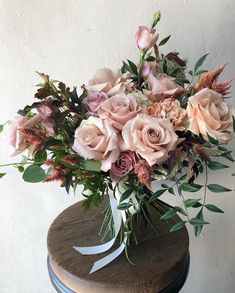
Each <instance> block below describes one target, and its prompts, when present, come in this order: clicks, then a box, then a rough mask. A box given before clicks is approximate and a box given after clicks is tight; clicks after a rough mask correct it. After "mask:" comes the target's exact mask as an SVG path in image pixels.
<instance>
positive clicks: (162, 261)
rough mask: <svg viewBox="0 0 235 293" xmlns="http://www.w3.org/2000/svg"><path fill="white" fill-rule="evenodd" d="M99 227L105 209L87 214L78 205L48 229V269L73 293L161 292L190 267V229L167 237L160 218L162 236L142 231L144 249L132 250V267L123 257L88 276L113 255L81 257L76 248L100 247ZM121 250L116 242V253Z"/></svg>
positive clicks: (141, 240)
mask: <svg viewBox="0 0 235 293" xmlns="http://www.w3.org/2000/svg"><path fill="white" fill-rule="evenodd" d="M101 222H102V209H101V208H96V207H91V208H90V209H88V210H84V209H83V207H82V204H81V202H79V203H77V204H74V205H72V206H71V207H69V208H67V209H66V210H65V211H63V212H62V213H61V214H60V215H59V216H58V217H57V218H56V219H55V220H54V222H53V223H52V225H51V227H50V229H49V232H48V254H49V261H50V265H51V267H52V269H53V271H54V273H55V274H56V276H57V277H58V278H59V279H60V280H61V282H62V283H63V284H65V285H66V286H67V287H68V288H70V289H71V290H72V291H71V292H78V293H107V292H109V293H127V292H128V293H157V292H161V291H162V292H163V291H164V289H165V288H167V287H169V285H170V284H172V283H173V282H174V281H175V280H176V279H177V278H178V277H179V276H180V275H181V274H182V272H184V271H185V269H186V266H188V246H189V238H188V233H187V230H186V228H183V229H181V230H179V231H176V232H173V233H169V225H168V224H166V223H165V222H163V221H159V220H158V219H157V218H156V219H154V222H155V223H157V225H156V226H157V227H158V229H159V230H160V236H159V235H156V233H155V232H154V231H153V229H152V228H151V227H147V228H146V229H142V230H141V231H140V232H139V233H138V235H137V236H138V239H139V240H140V242H141V244H139V245H133V246H131V247H130V248H129V250H128V252H129V257H130V259H131V261H132V262H133V263H134V265H132V264H130V263H129V262H128V261H127V259H126V257H125V253H124V252H123V253H122V254H121V255H120V256H119V257H118V258H116V259H115V260H114V261H113V262H112V263H110V264H109V265H107V266H106V267H104V268H102V269H101V270H99V271H97V272H95V273H93V274H89V271H90V269H91V267H92V265H93V264H94V262H95V261H97V260H99V259H101V258H102V257H104V256H105V255H107V254H109V253H110V251H108V252H106V253H103V254H98V255H81V254H80V253H79V252H77V251H76V250H75V249H74V248H73V246H92V245H98V244H101V241H100V237H99V236H98V231H99V228H100V225H101ZM139 230H140V229H139ZM117 246H118V243H117V244H116V246H115V245H114V248H113V249H112V250H114V249H115V248H117ZM167 292H169V291H167ZM174 292H175V291H174Z"/></svg>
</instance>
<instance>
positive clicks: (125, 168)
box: [110, 151, 137, 182]
mask: <svg viewBox="0 0 235 293" xmlns="http://www.w3.org/2000/svg"><path fill="white" fill-rule="evenodd" d="M136 161H137V157H136V154H135V153H134V152H132V151H125V152H122V153H121V154H120V156H119V158H118V160H117V161H116V162H115V163H113V164H112V167H111V170H110V175H111V179H112V180H113V181H115V182H117V181H120V179H122V178H123V177H125V176H126V175H128V174H129V173H130V172H131V171H132V169H133V167H134V165H135V164H136Z"/></svg>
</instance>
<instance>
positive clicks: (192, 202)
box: [184, 198, 201, 208]
mask: <svg viewBox="0 0 235 293" xmlns="http://www.w3.org/2000/svg"><path fill="white" fill-rule="evenodd" d="M200 200H201V199H200V198H195V199H194V198H192V199H191V198H189V199H186V200H185V201H184V204H185V206H186V207H187V208H190V207H193V206H194V205H195V204H197V203H198V202H199V201H200Z"/></svg>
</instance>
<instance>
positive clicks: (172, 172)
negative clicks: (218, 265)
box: [1, 13, 235, 239]
mask: <svg viewBox="0 0 235 293" xmlns="http://www.w3.org/2000/svg"><path fill="white" fill-rule="evenodd" d="M159 20H160V13H158V14H155V18H154V21H153V22H152V27H146V26H140V27H139V28H138V30H137V33H136V36H135V41H136V45H137V50H139V56H140V57H139V60H137V62H135V61H130V60H127V61H124V62H123V63H122V66H120V68H119V69H117V70H113V69H109V68H107V67H104V68H101V69H99V70H98V71H97V72H96V73H95V74H94V75H93V76H92V75H91V78H90V80H89V81H84V85H83V86H82V87H81V89H82V93H81V95H80V96H79V95H78V91H77V90H76V88H74V89H72V90H71V89H70V88H68V87H66V85H65V84H64V83H62V82H56V81H54V80H50V79H49V76H47V75H45V74H40V76H41V77H42V78H43V82H44V83H43V84H41V85H40V86H39V89H38V91H37V93H36V94H35V100H34V103H33V104H32V105H31V106H26V107H25V108H24V109H23V110H20V111H19V112H18V113H19V115H18V116H17V118H16V119H15V120H14V121H13V122H12V126H11V131H10V136H11V138H10V144H11V146H12V147H13V148H14V151H13V155H14V156H16V155H19V154H23V155H24V160H23V161H22V163H19V162H20V161H19V160H17V162H18V163H17V164H15V165H14V166H15V167H18V169H19V170H20V171H21V172H23V173H24V174H23V178H24V179H25V180H26V181H30V182H39V181H44V182H50V181H60V182H61V185H62V186H64V187H66V190H67V191H68V192H69V190H70V189H71V188H73V189H76V187H77V186H78V185H82V186H83V188H84V195H85V197H86V199H85V201H84V206H85V207H89V206H90V205H91V204H95V205H99V204H100V203H101V202H102V200H103V199H104V198H108V195H110V192H111V193H112V194H113V196H114V198H115V200H116V201H117V204H116V206H119V207H120V205H121V207H120V209H122V210H123V211H122V215H123V213H124V214H125V215H126V217H127V219H128V221H129V222H128V224H126V226H125V229H127V228H129V229H130V232H132V230H131V229H132V228H131V226H128V225H131V221H132V217H134V216H133V215H134V214H135V213H142V212H143V209H148V208H153V209H155V210H157V213H158V214H160V215H162V218H163V219H164V218H165V219H168V220H169V219H171V216H172V217H173V216H174V215H175V214H176V213H180V214H181V216H182V217H183V219H182V222H181V223H180V224H179V223H176V224H174V223H173V227H172V230H177V229H179V228H181V227H183V226H184V224H185V223H189V224H191V225H193V226H194V228H195V227H196V228H195V233H196V235H198V234H200V232H201V230H202V227H203V225H204V224H205V223H206V221H204V220H203V210H204V209H205V208H207V209H209V210H211V211H216V212H221V210H220V209H219V208H217V207H215V206H212V205H210V204H209V205H206V192H207V189H209V190H210V191H212V192H222V191H223V192H225V191H229V190H230V189H229V188H227V187H224V186H222V185H220V184H210V185H207V181H206V182H204V181H203V182H201V181H200V180H199V179H198V176H199V175H200V174H201V173H204V174H206V176H205V178H207V172H208V169H210V170H219V169H222V168H226V167H228V166H227V165H228V163H229V162H230V161H231V162H232V161H233V158H232V153H231V151H230V150H229V149H228V148H227V146H226V144H227V143H228V142H229V141H230V140H231V139H232V138H233V131H234V125H235V123H234V117H233V114H234V110H233V108H232V107H231V106H230V105H229V103H230V101H231V100H230V99H228V96H230V94H229V89H230V87H231V82H230V81H229V80H225V81H220V75H221V74H222V71H223V70H224V68H225V66H221V67H218V69H215V70H209V71H207V70H205V67H204V61H205V59H206V56H203V57H202V58H200V60H199V61H198V62H197V63H196V65H195V67H194V69H193V71H189V69H188V68H187V64H186V63H187V62H186V61H185V60H184V59H182V58H180V55H179V53H176V52H169V53H167V52H165V51H164V49H162V48H163V47H162V45H163V44H164V43H166V42H167V40H168V39H169V37H168V38H165V39H164V40H163V38H162V36H161V34H160V33H159V32H158V29H157V27H156V26H157V23H158V21H159ZM182 29H183V28H182ZM133 41H134V36H133ZM159 45H161V46H159ZM127 46H128V44H127ZM105 54H108V52H105ZM115 56H116V55H115ZM215 62H216V60H215ZM188 72H189V73H191V75H193V77H194V79H193V81H192V82H191V80H192V78H191V77H190V75H189V74H188ZM203 72H204V73H203ZM1 127H3V126H2V125H1ZM218 158H220V159H221V160H222V159H223V160H225V161H227V162H218V161H217V160H218ZM32 170H33V171H32ZM32 172H33V173H32ZM217 172H218V171H217ZM35 174H36V175H35ZM37 174H39V175H40V176H39V175H37ZM37 176H38V177H37ZM200 178H202V179H201V180H203V176H201V177H200ZM161 180H167V182H166V181H164V182H163V181H161ZM154 181H160V182H159V184H158V186H160V187H158V190H155V188H154V184H153V182H154ZM201 188H202V189H205V190H203V194H204V198H203V199H198V200H195V198H193V199H190V198H187V197H188V196H189V197H190V195H188V194H185V197H182V194H183V193H184V192H188V191H189V192H191V191H197V190H200V189H201ZM168 192H170V193H171V194H177V192H179V195H180V199H181V200H182V204H181V205H180V206H177V207H170V209H171V211H172V212H171V214H165V215H164V213H165V212H166V211H167V209H168V208H169V206H168V205H166V204H165V203H164V201H163V200H161V199H159V198H160V197H161V195H162V194H164V193H168ZM124 193H125V194H124ZM122 194H124V196H123V197H122ZM109 198H111V197H109ZM190 207H193V208H194V210H195V209H196V208H198V209H199V210H198V213H197V214H196V216H195V213H194V216H193V218H192V216H191V215H190V214H189V211H188V210H189V208H190ZM106 211H107V212H110V209H107V210H106ZM107 217H108V216H107ZM108 219H109V220H110V222H109V223H110V225H111V226H112V225H113V222H112V218H111V217H110V214H109V218H108ZM195 223H196V224H195ZM177 224H178V226H177ZM195 225H196V226H195ZM107 227H108V226H107ZM107 227H106V228H107ZM107 229H108V228H107ZM125 229H124V228H123V225H122V228H121V233H123V235H122V236H123V239H124V238H125V237H126V235H127V234H125V233H126V232H125V231H126V230H125ZM124 230H125V231H124ZM128 233H129V232H128ZM130 234H131V233H130ZM128 235H129V234H128Z"/></svg>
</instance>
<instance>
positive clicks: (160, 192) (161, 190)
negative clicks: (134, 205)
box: [148, 189, 167, 203]
mask: <svg viewBox="0 0 235 293" xmlns="http://www.w3.org/2000/svg"><path fill="white" fill-rule="evenodd" d="M166 190H167V189H159V190H157V191H156V192H154V193H153V195H152V196H151V197H150V199H149V201H148V202H149V203H150V202H152V201H154V200H155V199H157V198H159V197H160V196H161V195H162V194H163V193H164V192H165V191H166Z"/></svg>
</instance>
